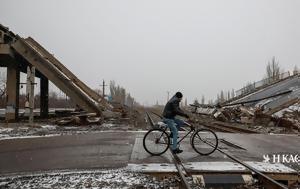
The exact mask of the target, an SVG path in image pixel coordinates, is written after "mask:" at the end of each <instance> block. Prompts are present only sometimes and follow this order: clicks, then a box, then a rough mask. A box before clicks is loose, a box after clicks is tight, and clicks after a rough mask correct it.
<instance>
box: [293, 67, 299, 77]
mask: <svg viewBox="0 0 300 189" xmlns="http://www.w3.org/2000/svg"><path fill="white" fill-rule="evenodd" d="M298 73H299V69H298V67H297V65H295V67H294V71H293V74H294V75H297V74H298Z"/></svg>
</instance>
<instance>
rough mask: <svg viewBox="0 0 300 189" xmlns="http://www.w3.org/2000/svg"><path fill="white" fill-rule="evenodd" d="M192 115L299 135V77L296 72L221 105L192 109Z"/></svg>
mask: <svg viewBox="0 0 300 189" xmlns="http://www.w3.org/2000/svg"><path fill="white" fill-rule="evenodd" d="M191 111H192V112H194V113H198V114H204V115H211V116H212V117H214V118H215V119H216V120H218V121H223V122H238V123H243V124H253V123H256V124H267V125H269V126H270V125H271V126H282V127H285V128H288V129H295V130H298V131H300V121H299V120H300V118H299V115H300V113H299V112H300V74H299V73H298V72H295V73H293V74H291V75H290V74H289V75H288V76H287V77H283V78H281V79H278V80H276V82H272V83H271V84H266V85H263V86H259V87H258V88H256V89H253V90H252V91H248V92H247V93H245V94H240V95H239V96H236V97H235V98H233V99H231V100H229V101H227V102H225V103H222V104H220V106H219V107H216V106H210V105H192V110H191Z"/></svg>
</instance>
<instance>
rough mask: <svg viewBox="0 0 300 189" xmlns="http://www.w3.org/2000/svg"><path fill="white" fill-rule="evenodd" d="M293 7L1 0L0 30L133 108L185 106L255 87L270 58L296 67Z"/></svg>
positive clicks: (297, 20)
mask: <svg viewBox="0 0 300 189" xmlns="http://www.w3.org/2000/svg"><path fill="white" fill-rule="evenodd" d="M299 10H300V1H299V0H225V1H224V0H218V1H217V0H207V1H200V0H196V1H177V0H161V1H158V0H152V1H143V0H43V1H41V0H26V1H17V0H1V4H0V22H1V23H2V24H3V25H5V26H8V27H9V28H10V29H11V30H12V31H13V32H15V33H17V34H19V35H21V36H22V37H28V36H31V37H33V38H34V39H35V40H37V41H38V42H39V43H41V44H42V45H43V46H44V47H45V48H46V49H48V51H50V52H52V53H53V54H55V56H56V57H57V58H58V59H59V60H60V61H61V62H62V63H63V64H65V65H66V66H67V67H68V68H69V69H70V70H71V71H73V72H74V73H75V74H76V75H77V76H78V77H79V78H80V79H82V80H83V81H84V82H86V83H87V84H88V85H89V86H91V87H92V88H96V87H99V85H100V82H101V80H102V79H105V80H107V81H109V80H115V81H116V82H117V83H118V84H120V85H122V86H124V87H125V88H126V89H127V90H128V91H129V92H130V93H131V94H132V95H133V96H134V97H135V98H136V99H137V101H139V102H140V103H142V104H154V103H155V102H156V100H158V101H159V102H160V103H164V102H165V100H166V96H167V92H166V91H170V92H171V93H175V92H176V91H177V90H180V91H182V92H183V94H184V96H185V97H187V98H188V101H189V102H192V101H193V100H194V99H195V98H198V99H200V98H201V96H202V95H205V97H206V99H215V98H216V95H217V93H218V92H219V91H220V90H221V89H232V88H234V89H239V88H241V87H242V86H243V85H244V84H245V83H247V82H248V81H256V80H260V79H261V78H262V77H263V76H264V74H265V66H266V64H267V62H268V61H269V60H271V58H272V56H275V57H276V58H277V60H279V63H280V65H281V66H282V67H283V68H284V69H285V70H286V71H287V70H292V69H293V67H294V66H295V65H298V67H300V63H299V60H300V52H299V50H300V11H299Z"/></svg>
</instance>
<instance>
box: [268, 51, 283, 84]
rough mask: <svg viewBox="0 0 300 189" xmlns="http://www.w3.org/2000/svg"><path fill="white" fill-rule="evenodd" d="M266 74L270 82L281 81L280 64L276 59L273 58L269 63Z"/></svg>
mask: <svg viewBox="0 0 300 189" xmlns="http://www.w3.org/2000/svg"><path fill="white" fill-rule="evenodd" d="M266 72H267V73H266V74H267V78H269V82H272V81H276V80H279V79H280V66H279V62H278V61H276V59H275V57H273V58H272V60H271V62H268V65H267V67H266Z"/></svg>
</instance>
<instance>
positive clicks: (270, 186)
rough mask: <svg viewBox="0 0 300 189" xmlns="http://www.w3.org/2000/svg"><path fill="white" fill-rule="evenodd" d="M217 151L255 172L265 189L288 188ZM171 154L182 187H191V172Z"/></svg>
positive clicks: (149, 117) (231, 156) (238, 160)
mask: <svg viewBox="0 0 300 189" xmlns="http://www.w3.org/2000/svg"><path fill="white" fill-rule="evenodd" d="M146 114H147V117H148V120H149V122H150V124H151V126H152V127H154V125H155V124H154V122H153V120H152V118H151V116H150V115H149V114H148V112H146ZM232 130H234V129H232ZM207 144H208V145H211V144H209V143H207ZM217 151H219V152H220V153H222V154H224V155H225V156H227V157H228V158H230V159H231V160H233V161H234V162H236V163H238V164H240V165H242V166H244V167H246V168H247V169H249V170H250V171H252V172H253V173H255V175H257V177H258V178H259V180H260V181H262V183H263V185H264V187H265V188H266V189H288V187H287V186H285V185H283V184H281V183H279V182H277V181H276V180H274V179H273V178H271V177H269V176H267V175H266V174H264V173H262V172H261V171H259V170H257V169H256V168H254V167H252V166H250V165H249V164H247V163H245V162H243V161H242V160H240V159H238V158H237V157H234V156H233V155H231V154H229V153H227V152H225V151H223V150H222V149H220V148H219V147H218V148H217ZM171 154H172V158H173V163H174V164H175V167H176V169H177V171H178V175H179V177H180V180H181V184H182V188H185V189H191V188H192V187H191V184H190V183H189V182H188V179H187V178H188V177H189V176H191V174H189V172H188V170H187V169H186V168H185V167H184V165H183V163H182V161H181V160H180V158H179V157H178V156H177V155H176V154H174V153H171Z"/></svg>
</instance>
